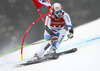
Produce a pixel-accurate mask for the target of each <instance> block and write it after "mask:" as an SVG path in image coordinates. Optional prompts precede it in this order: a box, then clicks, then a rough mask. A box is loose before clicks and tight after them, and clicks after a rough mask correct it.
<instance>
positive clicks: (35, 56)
mask: <svg viewBox="0 0 100 71" xmlns="http://www.w3.org/2000/svg"><path fill="white" fill-rule="evenodd" d="M38 59H39V57H38V55H37V54H34V57H33V58H31V60H29V61H27V62H33V61H36V60H38Z"/></svg>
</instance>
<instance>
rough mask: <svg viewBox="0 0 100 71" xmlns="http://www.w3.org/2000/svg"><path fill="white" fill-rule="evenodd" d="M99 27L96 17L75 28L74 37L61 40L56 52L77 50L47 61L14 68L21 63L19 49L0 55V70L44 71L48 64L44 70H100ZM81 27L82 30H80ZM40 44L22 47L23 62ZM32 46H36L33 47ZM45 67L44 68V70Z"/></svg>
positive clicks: (98, 20)
mask: <svg viewBox="0 0 100 71" xmlns="http://www.w3.org/2000/svg"><path fill="white" fill-rule="evenodd" d="M94 26H95V27H94ZM87 27H88V28H87ZM99 27H100V19H97V20H95V21H92V22H89V23H88V24H86V25H82V26H79V27H76V28H75V36H74V38H73V39H71V40H68V41H65V42H63V43H62V44H61V45H60V47H59V48H58V50H57V52H61V51H65V50H68V49H71V48H74V47H75V48H78V51H77V52H75V53H73V54H68V55H63V56H61V57H60V58H59V59H57V60H53V61H49V62H44V63H39V64H35V65H29V66H25V67H21V68H16V67H14V66H15V65H16V64H18V63H21V61H20V50H17V51H15V52H12V53H9V54H7V55H4V56H2V57H0V71H33V70H34V71H41V70H42V71H45V70H46V69H47V68H49V66H50V69H48V70H46V71H51V70H52V69H53V70H56V71H66V70H68V71H100V61H99V60H100V55H99V54H100V28H99ZM82 28H83V29H84V30H82ZM77 30H79V31H78V33H77ZM81 31H85V32H81ZM79 34H80V36H79ZM65 38H66V37H65ZM41 45H42V44H39V45H32V46H29V47H26V48H24V54H23V55H24V62H25V61H27V60H29V59H30V58H31V57H32V56H33V53H35V51H36V50H37V49H38V48H39V47H38V46H41ZM33 47H38V48H36V49H34V48H33ZM33 50H34V51H33ZM28 51H29V52H28ZM81 58H82V59H81ZM74 60H75V61H74ZM63 62H64V63H63ZM50 63H51V64H50ZM66 63H67V64H66ZM86 63H87V64H86ZM61 66H62V67H61ZM5 67H6V68H5ZM45 67H46V69H45V70H44V68H45ZM62 68H63V69H62Z"/></svg>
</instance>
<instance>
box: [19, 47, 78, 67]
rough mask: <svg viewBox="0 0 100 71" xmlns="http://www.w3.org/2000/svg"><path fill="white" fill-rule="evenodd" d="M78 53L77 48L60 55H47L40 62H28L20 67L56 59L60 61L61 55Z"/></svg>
mask: <svg viewBox="0 0 100 71" xmlns="http://www.w3.org/2000/svg"><path fill="white" fill-rule="evenodd" d="M76 51H77V48H72V49H70V50H67V51H63V52H60V53H51V54H45V55H44V56H43V57H41V58H40V59H38V60H35V61H27V62H25V63H21V64H19V65H20V66H26V65H31V64H36V63H41V62H45V61H50V60H55V59H58V58H59V56H60V55H64V54H69V53H73V52H76Z"/></svg>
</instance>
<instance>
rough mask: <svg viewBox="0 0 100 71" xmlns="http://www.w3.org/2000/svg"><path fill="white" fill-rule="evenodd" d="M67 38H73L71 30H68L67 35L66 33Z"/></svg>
mask: <svg viewBox="0 0 100 71" xmlns="http://www.w3.org/2000/svg"><path fill="white" fill-rule="evenodd" d="M67 36H68V38H69V39H71V38H73V29H70V30H69V33H68V35H67Z"/></svg>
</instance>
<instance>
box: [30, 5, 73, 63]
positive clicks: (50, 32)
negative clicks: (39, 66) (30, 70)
mask: <svg viewBox="0 0 100 71" xmlns="http://www.w3.org/2000/svg"><path fill="white" fill-rule="evenodd" d="M65 25H66V26H67V28H68V31H69V33H68V35H67V36H68V38H69V39H70V38H73V27H72V24H71V20H70V17H69V15H68V14H67V13H66V12H65V11H63V8H62V5H61V4H60V3H54V4H53V5H52V7H51V13H50V14H49V15H48V16H46V21H45V31H44V37H45V40H51V41H47V42H45V43H44V44H43V46H42V47H41V48H40V49H39V50H38V51H37V52H36V54H34V57H33V58H32V59H31V61H34V60H38V59H39V58H40V57H41V56H42V55H43V54H44V53H45V51H46V50H47V49H48V48H49V53H56V49H57V48H58V47H59V45H60V42H61V41H62V40H63V38H64V37H65V35H66V30H65V29H64V26H65Z"/></svg>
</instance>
